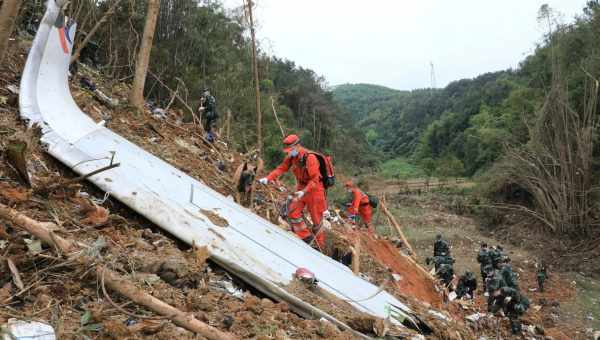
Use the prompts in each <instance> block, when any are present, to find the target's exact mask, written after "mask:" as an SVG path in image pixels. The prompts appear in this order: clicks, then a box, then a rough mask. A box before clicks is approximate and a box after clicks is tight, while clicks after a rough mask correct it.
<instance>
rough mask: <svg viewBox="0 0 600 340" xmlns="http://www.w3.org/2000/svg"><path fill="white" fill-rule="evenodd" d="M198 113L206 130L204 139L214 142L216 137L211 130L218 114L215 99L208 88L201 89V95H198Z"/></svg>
mask: <svg viewBox="0 0 600 340" xmlns="http://www.w3.org/2000/svg"><path fill="white" fill-rule="evenodd" d="M198 113H199V114H200V118H201V119H202V121H203V127H204V131H205V132H206V140H208V141H209V142H211V143H212V142H214V141H215V139H216V136H217V135H216V133H215V132H214V131H213V130H214V128H215V125H216V123H217V118H219V115H218V113H217V100H216V99H215V97H213V96H212V95H211V94H210V91H209V89H208V88H204V89H203V90H202V97H200V107H199V108H198Z"/></svg>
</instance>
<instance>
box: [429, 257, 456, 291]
mask: <svg viewBox="0 0 600 340" xmlns="http://www.w3.org/2000/svg"><path fill="white" fill-rule="evenodd" d="M426 261H427V264H429V263H430V262H432V261H433V266H434V268H435V275H436V277H437V278H439V279H440V280H442V282H443V283H444V285H446V286H449V285H450V284H451V283H452V279H453V278H454V262H455V261H454V259H453V258H452V256H450V255H447V254H446V253H441V254H440V255H439V256H434V257H433V258H427V259H426Z"/></svg>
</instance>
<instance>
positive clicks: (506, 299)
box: [504, 296, 512, 303]
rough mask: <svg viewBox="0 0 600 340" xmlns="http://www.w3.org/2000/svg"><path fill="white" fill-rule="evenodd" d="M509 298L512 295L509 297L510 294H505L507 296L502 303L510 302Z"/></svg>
mask: <svg viewBox="0 0 600 340" xmlns="http://www.w3.org/2000/svg"><path fill="white" fill-rule="evenodd" d="M510 300H512V297H510V296H507V297H506V298H505V299H504V303H509V302H510Z"/></svg>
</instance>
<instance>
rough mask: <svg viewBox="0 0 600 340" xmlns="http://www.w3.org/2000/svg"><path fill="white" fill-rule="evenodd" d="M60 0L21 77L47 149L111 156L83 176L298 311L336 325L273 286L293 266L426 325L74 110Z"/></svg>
mask: <svg viewBox="0 0 600 340" xmlns="http://www.w3.org/2000/svg"><path fill="white" fill-rule="evenodd" d="M65 2H66V1H65V0H49V1H48V5H47V6H48V7H47V10H46V13H45V16H44V18H43V20H42V22H41V24H40V27H39V29H38V31H37V34H36V36H35V39H34V42H33V46H32V47H31V51H30V53H29V56H28V58H27V63H26V66H25V69H24V71H23V76H22V79H21V92H20V103H19V104H20V110H21V117H22V118H23V119H25V120H27V121H28V123H29V125H30V126H33V125H38V126H40V127H41V130H42V136H41V142H42V144H43V145H44V147H45V148H46V150H47V152H48V153H49V154H50V155H52V156H53V157H55V158H56V159H58V160H59V161H60V162H62V163H63V164H65V165H66V166H68V167H69V168H71V169H73V170H74V171H75V172H77V173H79V174H82V175H83V174H89V173H91V172H93V171H95V170H99V169H102V168H105V167H107V166H108V165H110V164H115V163H120V166H119V167H115V168H112V169H110V170H107V171H104V172H102V173H99V174H97V175H93V176H91V177H89V178H88V180H89V181H91V182H92V183H94V184H95V185H96V186H97V187H99V188H100V189H101V190H103V191H105V192H107V193H110V195H111V196H113V197H115V198H116V199H118V200H119V201H121V202H122V203H124V204H125V205H127V206H128V207H130V208H131V209H133V210H135V211H136V212H138V213H139V214H141V215H143V216H145V217H146V218H148V219H149V220H150V221H152V222H153V223H155V224H156V225H158V226H159V227H160V228H162V229H164V230H165V231H167V232H169V233H170V234H172V235H174V236H176V237H177V238H179V239H180V240H182V241H184V242H185V243H187V244H190V245H196V246H203V245H205V246H207V247H208V250H209V252H210V256H211V259H213V260H214V261H215V262H216V263H217V264H219V265H220V266H222V267H223V268H225V269H226V270H228V271H229V272H231V273H232V274H234V275H235V276H237V277H238V278H240V279H241V280H243V281H245V282H246V283H248V284H249V285H251V286H253V287H254V288H256V289H258V290H259V291H261V292H262V293H264V294H266V295H267V296H270V297H272V298H274V299H276V300H284V301H287V302H288V303H289V304H290V306H291V307H292V308H293V309H295V310H296V311H297V312H299V313H300V314H302V315H305V316H309V317H315V316H318V317H325V318H327V319H329V320H330V321H332V322H334V323H336V324H338V326H339V325H340V324H341V323H340V322H339V321H337V320H335V319H334V318H333V317H331V316H329V315H327V314H326V313H324V312H322V311H320V310H318V309H316V308H315V307H313V306H310V305H308V304H307V303H304V302H303V301H301V300H300V299H298V298H296V297H294V296H292V295H291V294H290V293H288V292H287V291H285V290H284V289H283V288H282V287H283V286H285V285H287V284H289V283H290V282H291V281H292V279H293V274H294V273H295V272H296V271H297V270H298V269H299V268H307V269H309V270H310V271H311V272H313V273H314V274H315V276H316V278H317V279H318V285H319V287H321V288H322V289H324V290H326V291H327V292H329V293H331V294H333V295H335V296H336V297H337V298H339V299H341V300H344V301H347V302H349V303H350V304H351V305H352V306H353V307H354V308H356V309H357V310H359V311H362V312H365V313H368V314H370V315H373V316H375V317H378V318H390V317H391V319H392V322H394V323H396V324H397V325H398V326H404V327H409V328H413V329H420V328H421V327H423V326H425V325H423V324H422V322H421V321H419V319H418V318H417V316H416V315H414V314H413V313H412V312H411V310H410V309H409V308H408V307H407V306H406V305H404V304H403V303H402V302H400V301H398V300H397V299H396V298H395V297H393V296H392V295H390V294H389V293H387V292H385V291H383V290H381V289H380V288H378V287H376V286H374V285H373V284H371V283H369V282H367V281H365V280H363V279H361V278H359V277H358V276H356V275H354V274H353V273H352V271H351V270H349V269H348V268H347V267H346V266H344V265H342V264H341V263H338V262H336V261H334V260H332V259H331V258H328V257H326V256H324V255H322V254H321V253H319V252H317V251H315V250H313V249H312V248H311V247H310V246H308V245H307V244H305V243H304V242H302V241H301V240H299V239H298V238H296V236H295V235H293V234H291V233H288V232H286V231H284V230H282V229H280V228H279V227H277V226H275V225H273V224H271V223H270V222H269V221H267V220H265V219H263V218H261V217H259V216H258V215H255V214H254V213H252V212H251V211H249V210H247V209H246V208H244V207H242V206H240V205H238V204H236V203H234V202H233V201H232V200H231V199H228V198H226V197H224V196H222V195H221V194H219V193H217V192H216V191H214V190H212V189H211V188H209V187H208V186H206V185H205V184H203V183H201V182H199V181H197V180H195V179H194V178H191V177H189V176H188V175H186V174H185V173H183V172H182V171H180V170H178V169H176V168H174V167H173V166H171V165H170V164H168V163H166V162H165V161H163V160H161V159H159V158H157V157H155V156H153V155H152V154H150V153H148V152H146V151H144V150H142V148H140V147H138V146H136V145H135V144H133V143H131V142H129V141H128V140H126V139H124V138H123V137H121V136H119V135H117V134H116V133H114V132H112V131H111V130H109V129H107V128H105V127H104V124H102V123H100V124H97V123H95V122H94V121H93V120H92V119H91V118H90V117H88V116H87V115H86V114H85V113H83V112H82V111H81V110H80V109H79V107H78V106H77V105H76V103H75V102H74V100H73V98H72V96H71V93H70V90H69V83H68V68H69V60H70V56H71V52H72V47H73V42H74V39H75V28H76V25H75V24H74V23H72V22H70V21H69V20H67V19H66V18H65V17H64V15H63V14H62V13H61V7H62V6H64V4H65ZM215 216H218V221H215ZM332 319H333V320H332ZM425 328H426V326H425Z"/></svg>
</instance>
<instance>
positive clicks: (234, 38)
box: [19, 0, 380, 168]
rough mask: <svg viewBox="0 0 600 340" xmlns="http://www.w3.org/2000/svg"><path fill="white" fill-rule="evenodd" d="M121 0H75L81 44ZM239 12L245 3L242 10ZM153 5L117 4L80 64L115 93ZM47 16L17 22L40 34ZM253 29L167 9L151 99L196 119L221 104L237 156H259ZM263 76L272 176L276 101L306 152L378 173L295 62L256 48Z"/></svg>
mask: <svg viewBox="0 0 600 340" xmlns="http://www.w3.org/2000/svg"><path fill="white" fill-rule="evenodd" d="M113 1H115V0H107V1H94V0H72V1H71V3H70V5H69V7H68V9H67V10H68V13H67V14H68V15H69V17H71V18H74V19H75V21H76V22H78V32H79V33H78V35H77V37H76V39H77V40H76V44H77V43H79V42H81V41H82V40H83V38H84V33H82V32H89V31H90V30H91V28H92V27H93V26H94V25H95V23H96V22H98V20H99V19H100V18H101V17H102V16H103V14H104V13H106V11H107V9H108V8H109V7H110V6H111V5H112V4H113ZM240 5H241V3H240ZM146 10H147V0H141V1H121V2H120V4H119V5H118V7H117V9H116V11H115V12H114V14H112V15H111V16H110V17H109V18H108V20H107V22H106V23H105V24H104V25H102V26H101V27H100V29H99V30H98V31H97V32H96V34H95V35H94V37H93V38H92V42H93V45H94V46H96V47H97V48H95V49H94V52H93V53H92V54H93V55H92V56H93V57H95V58H92V57H90V56H89V55H88V56H86V57H85V58H84V57H83V56H82V58H81V59H80V61H82V62H86V63H90V62H92V61H91V60H92V59H96V60H95V61H94V62H93V63H94V65H93V66H95V67H98V68H99V69H100V71H101V72H102V73H103V76H105V78H107V79H114V80H115V83H116V82H120V81H122V80H129V79H132V73H133V71H134V66H135V58H136V53H137V49H138V47H139V45H140V43H141V41H140V39H141V32H143V28H144V21H145V15H146ZM43 13H44V6H43V2H41V1H30V2H25V3H24V6H23V10H22V16H21V18H20V20H19V25H20V27H21V29H28V28H34V27H35V26H37V22H39V20H41V17H42V15H43ZM248 31H249V29H248V27H247V21H246V19H245V17H244V13H243V10H241V9H240V8H238V9H234V10H226V9H225V8H224V7H223V4H222V2H221V1H218V0H217V1H215V0H210V1H209V0H161V3H160V11H159V17H158V21H157V27H156V34H155V37H154V42H153V43H154V45H153V48H152V54H151V60H150V66H149V72H148V76H147V81H146V84H145V97H146V99H147V100H148V101H153V102H154V103H156V104H158V105H159V106H162V107H164V106H166V105H167V103H169V102H170V101H171V98H172V96H173V92H172V91H175V90H177V93H178V94H179V96H180V97H181V98H183V99H184V100H185V101H186V102H187V103H188V104H189V106H190V107H191V108H192V109H193V110H195V109H196V108H197V107H198V105H199V99H200V92H201V90H202V88H204V87H208V88H209V89H210V91H211V93H212V94H213V95H214V96H215V97H216V99H217V111H218V113H220V116H221V117H222V118H221V120H220V121H219V122H218V126H217V129H219V128H220V127H221V123H222V122H223V121H224V117H225V114H224V113H225V112H226V110H231V112H232V122H231V134H230V140H229V141H228V142H229V144H230V145H231V146H232V147H233V148H234V149H237V150H239V151H241V152H247V151H251V150H253V149H254V148H255V147H256V143H257V140H256V138H257V136H256V109H255V92H254V84H253V78H252V74H253V72H252V67H251V65H252V63H251V61H252V54H251V41H250V39H249V34H248V33H249V32H248ZM257 52H258V60H257V62H258V68H259V70H258V71H259V72H258V73H259V76H260V83H259V85H260V90H261V98H260V99H261V102H262V107H261V110H262V117H263V119H262V121H263V141H262V142H263V145H264V148H265V149H264V150H265V158H266V159H265V161H266V164H267V166H270V167H272V166H274V165H276V164H277V163H278V162H279V161H280V160H281V159H282V156H283V154H282V152H281V140H282V136H281V131H280V128H279V126H278V124H277V122H276V121H275V118H274V116H273V112H272V108H271V98H273V100H274V104H275V107H276V110H277V113H278V115H279V119H280V121H281V123H282V125H283V129H284V130H285V133H297V134H298V135H301V136H302V141H303V144H304V145H305V146H307V147H308V148H311V149H315V150H318V151H322V152H326V153H332V154H334V155H335V158H336V163H339V164H353V166H356V167H359V168H367V167H374V166H375V165H376V163H377V160H378V158H379V157H380V156H379V155H378V153H377V152H376V151H374V150H373V148H372V147H371V146H370V145H369V143H368V142H367V138H365V137H364V133H362V131H361V130H359V129H357V128H356V127H355V125H354V122H352V121H351V120H348V119H347V117H348V116H349V115H350V113H349V112H347V111H345V110H344V109H342V108H341V107H340V106H339V105H338V104H337V102H335V101H334V100H333V93H332V92H330V90H329V89H328V88H327V87H326V82H325V79H324V78H323V77H321V76H319V75H318V74H316V73H315V72H314V71H313V70H310V69H307V68H303V67H300V66H298V65H296V64H295V63H294V62H293V61H290V60H287V59H284V58H279V57H274V56H268V55H266V54H265V53H264V51H263V50H262V49H261V46H258V51H257ZM162 84H164V85H162ZM171 107H173V108H179V109H181V111H182V112H183V115H184V120H185V121H191V119H192V114H191V112H190V110H188V109H187V108H186V107H184V106H183V105H181V103H180V102H179V101H177V100H176V101H174V102H173V104H172V106H171Z"/></svg>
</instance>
